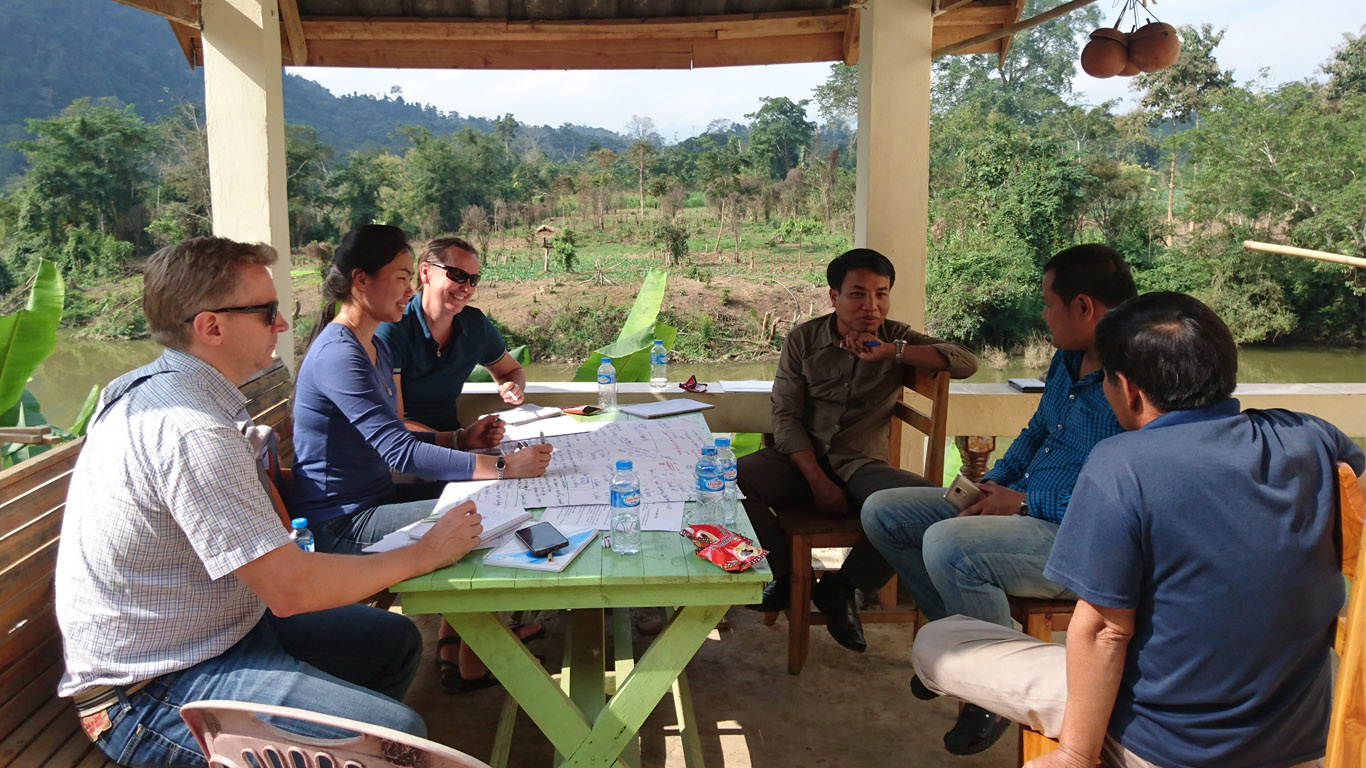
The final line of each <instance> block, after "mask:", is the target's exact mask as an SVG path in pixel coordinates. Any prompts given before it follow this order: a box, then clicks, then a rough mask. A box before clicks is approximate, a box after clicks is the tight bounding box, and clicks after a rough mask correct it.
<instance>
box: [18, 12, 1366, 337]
mask: <svg viewBox="0 0 1366 768" xmlns="http://www.w3.org/2000/svg"><path fill="white" fill-rule="evenodd" d="M101 4H102V5H113V4H110V3H107V2H105V3H101ZM1031 5H1034V6H1038V7H1030V8H1027V9H1026V14H1025V15H1026V16H1029V15H1033V14H1034V13H1036V12H1038V11H1039V10H1042V9H1043V7H1044V6H1045V4H1044V3H1032V4H1031ZM1099 14H1100V11H1099V10H1098V9H1096V8H1095V7H1094V6H1091V7H1089V8H1087V9H1084V10H1082V11H1077V12H1074V13H1072V14H1070V15H1069V16H1066V17H1063V18H1061V19H1059V20H1057V21H1054V22H1050V23H1048V24H1045V25H1042V26H1040V27H1037V28H1035V29H1033V30H1030V31H1029V32H1028V33H1025V34H1022V35H1020V36H1018V37H1017V38H1016V40H1015V42H1014V45H1013V46H1012V47H1011V50H1010V53H1009V55H1008V56H1007V57H1006V59H1005V60H1004V61H1003V62H998V61H997V58H996V57H995V56H958V57H945V58H943V59H940V60H938V61H937V62H936V63H935V70H934V81H933V91H932V103H931V110H932V113H931V162H930V227H929V231H928V232H927V233H926V235H925V236H926V237H927V239H928V248H929V263H928V274H927V276H926V282H927V291H926V294H927V304H928V307H927V312H928V316H927V318H926V325H927V327H928V330H929V331H930V332H931V333H935V334H938V335H943V336H948V337H952V338H957V339H961V340H964V341H966V342H970V343H975V344H992V345H999V346H1005V347H1010V346H1015V345H1019V344H1021V343H1023V342H1025V341H1026V340H1028V339H1029V338H1031V337H1032V336H1034V335H1036V334H1038V333H1039V332H1040V329H1041V327H1042V326H1041V323H1040V321H1039V319H1038V310H1039V298H1038V280H1039V267H1040V265H1041V264H1042V263H1043V262H1044V261H1046V260H1047V259H1048V258H1049V257H1050V256H1051V255H1052V254H1053V253H1055V252H1057V251H1058V250H1060V249H1062V248H1065V247H1067V246H1069V245H1072V244H1075V243H1079V242H1089V241H1103V242H1106V243H1109V244H1111V245H1113V246H1114V247H1116V248H1117V249H1119V250H1120V251H1121V252H1122V253H1124V255H1125V256H1126V258H1127V259H1128V260H1129V262H1130V264H1131V265H1132V266H1133V268H1134V271H1135V276H1136V278H1137V280H1138V283H1139V287H1140V290H1159V289H1166V290H1179V291H1185V292H1189V293H1193V294H1195V295H1196V296H1198V297H1200V298H1202V299H1203V300H1205V301H1206V302H1207V303H1209V304H1210V305H1211V306H1212V307H1214V308H1215V310H1216V311H1218V312H1219V313H1220V315H1221V316H1222V317H1224V319H1225V320H1226V321H1227V322H1228V323H1229V325H1230V327H1231V328H1232V329H1233V330H1234V333H1235V335H1236V337H1237V338H1238V340H1239V341H1240V342H1284V341H1297V342H1303V341H1310V342H1323V343H1360V342H1361V341H1362V339H1363V329H1366V322H1364V321H1366V300H1364V295H1366V275H1363V274H1362V270H1359V269H1351V268H1347V267H1343V266H1339V265H1333V264H1326V263H1322V262H1313V261H1307V260H1300V259H1293V258H1287V257H1279V256H1270V255H1266V254H1260V253H1253V252H1249V251H1246V250H1244V249H1243V247H1242V242H1243V241H1244V240H1247V239H1252V240H1262V241H1270V242H1276V243H1283V244H1289V245H1295V246H1300V247H1304V248H1311V249H1317V250H1323V251H1329V252H1334V253H1339V254H1348V255H1355V256H1366V37H1363V36H1358V37H1354V38H1353V37H1345V38H1344V42H1343V45H1342V46H1341V47H1340V48H1339V49H1337V50H1336V51H1334V52H1332V54H1331V56H1329V57H1327V58H1326V60H1325V61H1324V62H1323V67H1322V69H1323V75H1322V77H1320V78H1317V79H1316V80H1311V81H1306V82H1291V83H1269V82H1264V81H1253V82H1245V83H1238V82H1234V80H1233V78H1232V76H1231V73H1230V72H1228V71H1226V70H1223V69H1221V68H1220V65H1219V62H1218V58H1219V50H1218V49H1219V44H1220V41H1221V38H1222V36H1223V32H1222V30H1220V29H1218V28H1215V27H1212V26H1209V25H1204V26H1201V27H1198V28H1195V27H1184V28H1182V29H1181V35H1182V38H1183V41H1184V44H1183V48H1182V53H1181V58H1180V60H1179V61H1178V62H1177V63H1176V64H1175V65H1174V66H1172V67H1171V68H1169V69H1167V70H1164V71H1161V72H1158V73H1154V74H1141V75H1139V76H1137V77H1135V78H1134V79H1133V81H1132V87H1133V89H1134V92H1135V93H1136V94H1138V95H1141V102H1140V106H1139V108H1137V109H1134V110H1132V111H1129V112H1124V113H1117V109H1116V107H1117V105H1116V104H1115V103H1113V102H1112V103H1106V104H1101V105H1098V106H1092V105H1086V104H1082V103H1080V102H1079V100H1078V99H1077V98H1075V97H1074V96H1073V94H1072V93H1071V87H1070V81H1071V78H1072V76H1073V75H1074V73H1075V71H1076V61H1077V55H1078V50H1079V41H1080V40H1082V39H1083V37H1084V34H1085V32H1086V31H1089V30H1090V29H1093V28H1095V27H1096V26H1099V24H1100V18H1099ZM159 34H161V37H162V38H165V40H164V42H166V43H167V46H166V47H168V48H172V47H173V46H171V45H170V44H169V40H170V36H169V34H167V33H164V30H162V32H161V33H159ZM158 39H160V38H158ZM181 66H183V62H181ZM290 79H293V80H300V79H299V78H290ZM301 82H307V81H301ZM309 85H310V86H312V88H314V89H317V90H320V91H321V90H322V89H321V88H320V87H318V86H316V85H314V84H311V83H309ZM323 93H326V92H325V91H323ZM290 94H291V92H290V89H289V88H288V87H287V89H286V95H285V99H286V104H287V107H288V105H289V103H290V100H291V95H290ZM314 97H316V98H321V96H319V95H318V94H314ZM328 97H329V98H333V99H334V101H338V104H334V105H331V106H329V107H328V110H333V109H335V110H339V111H337V114H339V115H345V114H347V113H346V111H345V110H346V109H347V108H348V107H347V104H350V106H351V108H354V112H352V113H351V116H350V117H338V118H333V117H328V118H327V120H319V119H316V118H317V117H318V113H319V112H320V111H327V110H312V112H313V113H314V114H313V117H314V118H315V120H314V122H315V123H317V124H305V123H304V122H301V121H297V120H296V119H295V117H296V116H297V115H298V112H297V111H296V112H294V113H288V114H287V119H289V120H290V121H291V124H290V125H289V126H288V128H287V136H286V138H287V144H288V152H287V155H288V157H287V164H288V199H289V222H290V229H291V238H292V240H293V243H292V244H293V246H294V247H295V248H298V249H301V250H304V249H306V247H307V246H309V245H310V244H313V243H319V244H323V245H322V246H321V251H319V246H314V247H313V248H312V249H311V252H313V253H318V252H323V253H325V252H326V245H325V244H327V243H334V242H336V241H337V239H338V238H339V237H340V234H341V233H343V232H345V231H346V230H347V229H348V228H349V227H351V226H354V225H356V224H360V223H364V222H371V221H376V222H385V223H392V224H396V225H398V226H401V227H403V228H404V229H405V230H407V231H408V232H409V233H410V234H412V235H413V236H414V237H427V236H431V235H435V234H438V233H442V232H459V233H462V234H464V235H466V236H467V237H469V238H470V239H471V240H473V241H474V242H475V243H476V244H477V245H479V246H480V247H481V249H482V250H484V251H486V252H487V253H488V254H489V255H490V256H491V257H494V256H496V255H497V254H499V253H504V252H506V251H507V249H508V248H509V247H510V246H509V243H511V242H514V241H516V242H520V243H521V245H520V248H521V249H522V250H523V251H525V252H526V253H527V254H535V255H536V257H537V260H536V261H535V262H534V267H535V268H531V266H530V265H529V264H526V265H524V266H523V268H522V273H523V274H522V276H523V277H525V278H526V279H536V278H537V276H538V273H540V275H542V276H545V277H548V278H549V279H551V280H552V281H553V280H554V279H555V278H554V275H555V274H561V273H577V272H581V271H583V270H591V269H593V268H594V265H595V264H596V269H597V271H598V277H599V278H601V279H600V280H599V281H598V282H599V284H601V283H602V282H603V281H611V280H615V281H617V282H630V281H635V282H637V283H638V282H639V280H640V279H641V277H642V276H643V274H644V273H645V271H646V269H647V268H648V267H649V266H651V263H652V262H653V263H654V264H655V265H664V266H667V267H669V268H671V269H674V270H678V271H680V272H684V273H687V272H688V270H690V269H691V270H693V273H694V274H695V273H696V270H697V264H696V263H695V262H700V261H707V262H708V263H712V262H714V261H715V260H716V256H717V255H718V254H727V255H728V256H733V259H732V260H731V262H730V263H731V264H732V267H734V265H741V268H743V263H744V262H745V261H748V262H749V264H750V265H751V266H750V269H754V267H753V264H754V262H755V261H756V260H758V261H760V262H762V261H763V260H764V259H765V258H766V257H767V256H768V255H769V254H770V252H774V253H776V252H777V251H780V250H782V249H783V248H784V247H785V246H790V245H791V244H793V243H797V244H802V243H806V244H807V245H808V248H807V250H810V248H811V247H815V248H818V249H825V251H826V252H827V256H826V257H828V256H829V255H834V253H835V252H837V250H838V249H840V248H843V247H847V246H848V245H849V244H850V243H851V242H852V230H853V198H854V170H853V157H854V147H853V142H854V140H855V139H854V136H855V130H854V121H855V117H856V114H857V69H856V68H854V67H845V66H843V65H840V64H836V65H832V66H831V68H830V73H829V76H828V78H827V80H826V81H825V82H824V83H823V84H822V85H820V86H819V87H818V88H816V89H815V90H814V92H813V93H812V94H811V96H810V98H809V99H801V100H797V101H793V100H792V99H789V98H786V97H771V98H765V99H763V103H762V105H761V106H760V107H759V108H758V109H757V110H756V111H755V112H753V113H750V114H747V115H745V116H744V122H732V121H728V120H726V121H716V122H715V123H713V124H712V125H711V126H709V127H708V130H707V131H705V132H704V133H702V134H701V135H698V136H694V137H691V138H688V139H686V140H683V141H679V142H677V143H673V144H666V143H665V142H664V141H663V140H662V139H661V138H660V136H659V135H658V133H657V131H656V130H655V127H654V123H653V121H652V120H651V119H650V118H649V117H648V116H636V117H633V118H632V119H631V121H630V123H629V124H628V125H627V126H626V127H625V130H624V131H623V132H622V133H620V134H618V133H613V132H611V131H606V130H603V129H588V128H580V127H577V126H562V127H561V128H560V129H550V128H548V127H546V126H528V125H525V124H523V123H521V122H519V121H518V120H517V119H516V117H515V116H514V115H503V116H501V117H497V118H493V119H482V118H459V116H455V117H451V116H450V115H442V114H440V113H437V112H436V111H435V110H431V109H430V108H424V107H421V106H420V105H411V104H403V103H401V98H393V99H388V100H386V99H374V98H373V97H351V98H350V99H349V100H348V99H342V100H336V99H335V97H330V94H329V95H328ZM386 105H387V106H386ZM362 107H364V109H362ZM394 107H398V108H402V109H405V110H409V112H405V113H404V114H410V115H418V116H420V115H424V114H426V115H427V118H429V119H423V120H417V119H414V120H407V121H403V122H402V124H400V125H398V126H397V127H396V128H395V129H393V130H392V131H390V132H389V133H388V134H387V135H385V136H382V137H376V136H373V135H367V136H360V135H350V136H348V137H347V138H345V139H342V138H340V135H341V134H340V132H341V131H342V130H343V129H342V128H339V127H338V126H346V125H356V124H365V123H366V122H367V119H366V116H367V115H368V114H371V113H373V114H378V112H375V110H384V109H389V108H394ZM365 110H371V113H367V112H366V111H365ZM287 112H288V109H287ZM813 112H814V116H815V117H817V119H815V120H813V119H811V117H812V113H813ZM10 114H15V113H14V112H13V111H11V112H10ZM328 114H329V115H330V114H332V112H328ZM386 114H392V113H386ZM452 120H458V121H461V122H459V123H458V124H457V123H453V122H452ZM369 122H371V123H375V124H379V123H381V122H382V121H381V120H379V119H378V118H376V119H374V120H371V121H369ZM372 132H373V131H372ZM11 138H12V139H13V140H12V142H11V143H10V144H9V147H10V148H11V149H12V150H13V151H14V152H16V153H17V155H16V157H17V158H18V161H17V164H16V165H15V169H16V170H17V172H16V173H15V174H14V175H13V176H11V179H10V182H9V184H8V185H7V186H6V188H5V189H4V191H3V194H0V296H4V295H5V294H9V298H8V299H4V300H0V304H3V306H0V311H3V310H7V309H10V308H12V307H13V305H14V304H15V303H16V302H18V301H20V300H21V299H22V296H24V295H25V293H26V289H25V284H26V281H27V280H28V279H29V276H30V275H31V274H33V272H34V270H35V269H36V268H37V265H38V263H39V260H41V259H48V260H51V261H53V262H54V263H56V265H57V267H58V269H59V270H60V271H61V273H62V275H63V276H64V277H65V279H66V281H67V289H68V290H67V303H68V305H69V306H71V305H77V306H75V307H74V309H75V310H76V311H71V312H68V321H69V322H82V321H84V320H89V319H90V317H91V315H92V314H98V311H99V310H98V308H92V307H91V306H90V305H88V304H87V305H85V306H84V311H82V308H81V306H80V304H81V302H82V301H83V299H82V294H83V292H90V291H92V290H93V289H101V288H107V286H108V285H109V284H111V283H114V284H117V283H119V282H120V281H122V280H124V279H126V278H131V277H132V276H134V275H135V273H136V268H137V264H138V263H139V260H140V258H142V257H144V256H146V255H147V254H149V253H151V252H152V251H153V250H155V249H156V248H158V247H160V246H162V245H165V244H167V243H171V242H175V241H177V240H180V239H182V238H185V237H189V236H194V235H200V234H207V233H208V232H209V231H210V228H211V222H212V211H211V210H210V206H209V192H208V190H209V187H208V168H207V162H206V150H205V135H204V123H203V115H202V108H201V107H200V106H199V102H198V99H197V98H196V96H195V94H193V93H186V94H185V95H184V96H183V97H180V98H177V99H174V100H170V101H167V100H165V99H163V100H162V101H160V102H158V105H157V106H156V107H155V108H154V107H152V106H150V105H148V104H143V103H139V102H138V101H137V100H136V98H129V97H128V96H127V95H125V94H123V93H119V92H115V91H112V90H111V91H109V92H92V93H89V94H87V95H86V96H78V97H74V98H73V99H72V100H71V101H69V103H66V104H65V105H64V106H62V107H61V109H60V112H58V113H56V114H51V115H49V116H46V117H42V118H30V119H28V120H27V121H26V122H25V126H24V131H23V135H22V136H12V137H11ZM543 225H549V228H548V229H542V226H543ZM908 236H919V234H918V233H908ZM623 249H625V250H629V251H631V252H632V253H633V254H634V255H635V256H637V257H638V258H637V259H636V260H635V261H621V262H612V261H611V260H608V263H609V266H610V265H612V264H617V265H618V266H611V269H613V270H616V272H615V273H613V274H606V275H604V274H603V269H604V268H603V266H602V265H603V263H604V262H603V260H602V259H601V258H599V257H600V256H602V255H608V254H616V253H620V252H621V251H622V250H623ZM542 253H543V255H544V261H543V262H542V261H541V260H540V256H541V254H542ZM823 258H824V257H823ZM823 258H814V257H812V258H810V263H809V265H805V266H804V269H805V273H804V274H805V276H806V278H807V279H810V280H812V281H813V282H815V283H819V282H820V281H821V279H822V278H821V266H822V265H823ZM546 273H551V274H549V275H547V274H546ZM552 284H553V283H552ZM87 301H88V299H87ZM723 303H724V302H723ZM625 306H629V301H627V302H626V303H625ZM625 306H624V307H623V308H622V313H623V314H624V311H625ZM802 309H805V307H802ZM767 325H768V323H767V321H765V326H767ZM125 330H126V333H125V334H124V335H127V334H132V335H136V333H137V329H136V327H132V328H129V329H125Z"/></svg>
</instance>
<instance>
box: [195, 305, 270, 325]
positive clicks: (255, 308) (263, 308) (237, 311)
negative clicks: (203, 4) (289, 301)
mask: <svg viewBox="0 0 1366 768" xmlns="http://www.w3.org/2000/svg"><path fill="white" fill-rule="evenodd" d="M205 312H230V313H232V314H234V315H262V314H263V315H265V316H266V325H275V318H276V316H277V315H278V314H279V312H280V300H279V299H276V300H275V301H271V302H267V303H265V304H253V305H251V306H250V307H222V308H221V309H201V310H199V311H198V312H195V313H194V314H193V315H190V316H189V317H187V318H185V322H187V323H193V322H194V319H195V318H196V317H199V316H200V315H202V314H204V313H205Z"/></svg>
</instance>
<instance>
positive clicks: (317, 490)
mask: <svg viewBox="0 0 1366 768" xmlns="http://www.w3.org/2000/svg"><path fill="white" fill-rule="evenodd" d="M374 343H375V350H376V351H377V352H378V355H377V360H376V361H375V363H374V364H371V363H370V358H369V356H368V355H367V354H366V352H365V349H364V348H363V347H362V346H361V343H360V340H358V339H357V338H356V336H355V334H354V333H352V331H351V329H350V328H347V327H346V326H344V325H342V324H340V323H329V324H328V325H327V327H325V328H323V330H322V332H321V333H319V334H318V337H317V338H316V339H314V340H313V344H312V346H311V347H309V350H308V354H307V356H305V357H304V362H303V365H302V366H301V367H300V368H299V375H298V377H297V380H296V383H295V387H294V406H293V407H294V483H293V489H292V491H291V506H290V509H291V511H292V512H293V514H294V515H295V516H298V517H307V518H308V522H309V524H310V525H315V524H318V523H322V522H325V521H327V520H331V519H333V518H335V517H340V516H342V515H349V514H351V513H353V512H355V511H357V510H361V509H368V508H370V507H374V506H377V505H380V504H384V503H386V502H388V501H389V500H390V499H391V498H392V496H393V494H394V482H393V480H392V479H391V478H390V476H389V468H390V467H394V468H395V469H397V470H399V471H400V472H407V473H411V474H415V475H421V476H422V477H427V478H431V479H433V480H469V479H470V477H471V476H472V475H473V474H474V456H473V455H471V454H468V453H465V452H463V451H453V450H450V449H448V448H442V447H440V446H437V445H435V444H433V442H432V440H433V437H434V434H433V433H431V432H410V431H409V430H408V428H407V427H405V426H404V424H403V422H402V421H401V420H400V419H399V417H398V402H397V401H398V397H397V393H396V392H395V391H394V378H393V363H392V361H391V359H390V356H389V349H388V347H386V346H385V345H384V341H383V340H381V339H380V338H379V337H378V336H376V337H375V338H374Z"/></svg>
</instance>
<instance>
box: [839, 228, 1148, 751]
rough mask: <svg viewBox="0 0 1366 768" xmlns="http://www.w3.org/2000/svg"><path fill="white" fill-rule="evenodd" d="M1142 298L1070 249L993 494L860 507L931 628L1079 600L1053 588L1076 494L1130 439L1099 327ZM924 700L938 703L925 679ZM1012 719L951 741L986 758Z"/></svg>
mask: <svg viewBox="0 0 1366 768" xmlns="http://www.w3.org/2000/svg"><path fill="white" fill-rule="evenodd" d="M1135 294H1136V291H1135V289H1134V281H1133V277H1132V276H1131V275H1130V273H1129V267H1128V266H1127V265H1126V264H1125V263H1124V259H1123V257H1122V256H1120V255H1119V253H1118V252H1116V251H1115V250H1114V249H1113V248H1110V247H1108V246H1105V245H1099V244H1091V245H1079V246H1075V247H1073V248H1068V249H1067V250H1065V251H1062V252H1061V253H1059V254H1057V255H1056V256H1054V257H1053V258H1052V259H1050V260H1049V261H1048V263H1047V264H1045V265H1044V277H1043V300H1044V309H1043V319H1044V321H1045V322H1046V323H1047V324H1048V331H1049V334H1050V335H1051V336H1052V341H1053V345H1054V346H1055V347H1057V348H1058V351H1057V352H1056V353H1054V355H1053V361H1052V363H1051V364H1050V365H1049V368H1048V374H1047V377H1046V378H1045V388H1044V394H1043V397H1042V398H1041V399H1040V401H1039V408H1038V410H1037V411H1035V413H1034V416H1033V417H1032V418H1031V419H1030V420H1029V425H1028V426H1026V427H1025V428H1024V430H1023V431H1022V432H1021V433H1020V436H1019V437H1018V438H1016V439H1015V442H1014V443H1012V444H1011V446H1010V449H1009V450H1007V451H1006V455H1005V456H1004V457H1002V458H1001V459H1000V460H999V461H997V462H996V465H995V466H993V467H992V468H991V471H989V472H987V474H986V476H985V477H984V478H983V482H982V484H981V485H979V486H978V487H979V488H980V489H981V490H982V491H983V493H985V494H986V496H985V497H984V498H983V499H982V500H981V501H978V502H977V503H976V504H973V505H972V506H969V507H967V508H966V509H964V510H963V511H962V512H961V513H960V512H959V511H958V509H956V508H955V507H954V506H953V505H951V504H949V502H947V501H945V500H944V497H943V491H942V490H941V489H938V488H897V489H892V490H886V491H880V492H878V493H875V494H873V495H872V496H870V497H869V498H868V501H867V502H866V503H865V504H864V505H863V529H864V531H866V532H867V534H868V538H869V539H870V540H871V541H872V542H873V544H874V546H876V547H877V549H878V551H880V552H881V553H882V554H883V556H884V557H885V558H886V559H887V562H889V563H891V564H892V566H893V567H894V568H896V571H897V574H898V575H899V576H900V577H901V579H902V580H903V581H904V582H905V584H906V586H907V588H908V589H910V590H911V593H912V594H913V595H915V599H916V603H917V604H918V605H919V606H920V610H921V611H923V612H924V613H925V615H926V617H927V618H928V619H930V620H932V621H933V620H935V619H941V618H944V617H946V616H954V615H963V616H970V617H972V618H977V619H982V620H984V621H990V622H993V623H996V624H1000V625H1002V626H1007V627H1009V626H1011V619H1010V607H1009V604H1008V602H1007V600H1006V595H1018V596H1022V597H1041V598H1064V597H1074V596H1075V595H1073V594H1072V593H1071V592H1070V591H1068V590H1067V589H1066V588H1064V587H1062V586H1060V585H1058V584H1055V583H1053V582H1052V581H1050V580H1048V579H1046V578H1044V575H1043V568H1044V565H1045V564H1046V563H1047V562H1048V554H1049V552H1050V551H1051V550H1052V548H1053V539H1054V537H1055V536H1056V535H1057V532H1058V526H1059V525H1060V524H1061V523H1062V519H1063V515H1064V514H1065V513H1066V512H1067V502H1068V500H1069V499H1070V498H1071V495H1072V486H1073V485H1074V484H1075V483H1076V481H1077V475H1078V474H1079V473H1080V472H1081V467H1082V464H1084V463H1085V462H1086V457H1087V456H1088V455H1089V454H1090V453H1091V449H1092V448H1093V447H1094V446H1095V445H1096V443H1099V442H1100V441H1101V440H1104V439H1105V438H1107V437H1110V436H1111V435H1117V434H1119V433H1120V432H1123V431H1124V429H1123V427H1121V426H1120V424H1119V421H1118V420H1117V419H1116V418H1115V415H1114V413H1113V412H1112V411H1111V409H1110V405H1109V403H1108V402H1106V400H1105V393H1104V392H1103V391H1102V388H1101V384H1102V382H1103V379H1104V377H1103V373H1102V371H1101V369H1100V361H1099V359H1098V358H1097V357H1096V352H1095V328H1096V324H1097V323H1099V322H1100V319H1101V318H1102V317H1104V316H1105V313H1106V312H1107V311H1108V310H1109V309H1110V308H1111V307H1115V306H1118V305H1119V304H1120V303H1122V302H1124V301H1125V300H1127V299H1130V298H1132V297H1133V296H1134V295H1135ZM911 688H912V691H913V692H914V693H915V695H916V696H917V697H918V698H922V699H929V698H934V697H935V694H934V693H933V692H931V691H930V690H928V689H927V688H925V687H924V686H923V685H922V684H920V681H919V680H918V679H912V681H911ZM1008 725H1009V721H1007V720H1005V719H1003V718H1001V717H999V716H997V715H995V714H993V713H991V712H989V711H987V710H985V709H982V708H981V707H978V706H975V705H972V704H968V705H966V706H964V708H963V711H962V712H961V713H960V714H959V717H958V722H957V723H956V724H955V725H954V727H953V729H951V730H950V731H949V732H948V733H946V734H945V735H944V748H945V749H947V750H948V751H949V752H952V753H954V754H964V755H967V754H974V753H976V752H981V751H983V750H985V749H987V748H988V747H990V746H991V745H992V744H993V743H995V742H996V740H997V739H998V738H1000V736H1001V734H1002V733H1004V732H1005V730H1006V728H1007V726H1008Z"/></svg>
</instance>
